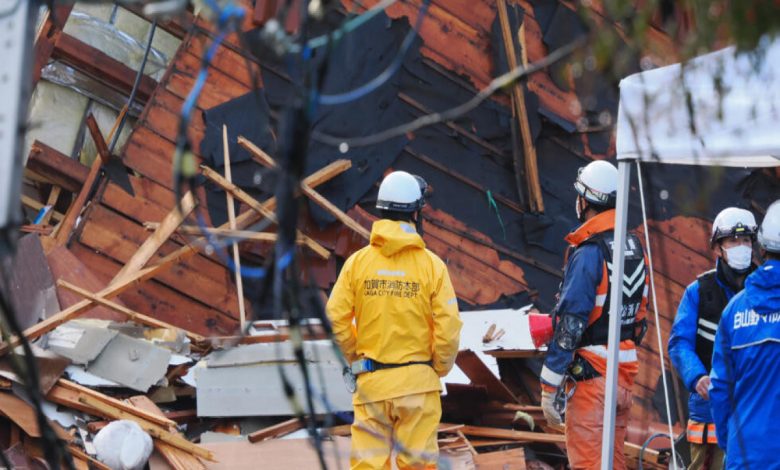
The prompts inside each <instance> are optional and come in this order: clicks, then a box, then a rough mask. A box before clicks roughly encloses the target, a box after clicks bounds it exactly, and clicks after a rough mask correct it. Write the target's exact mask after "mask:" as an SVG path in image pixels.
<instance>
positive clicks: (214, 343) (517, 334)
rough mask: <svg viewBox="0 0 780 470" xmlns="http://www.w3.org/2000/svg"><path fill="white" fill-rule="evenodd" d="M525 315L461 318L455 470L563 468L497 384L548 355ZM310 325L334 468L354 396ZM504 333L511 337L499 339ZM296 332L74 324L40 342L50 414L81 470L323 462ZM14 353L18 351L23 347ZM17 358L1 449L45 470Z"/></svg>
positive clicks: (560, 455) (309, 356)
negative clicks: (309, 421)
mask: <svg viewBox="0 0 780 470" xmlns="http://www.w3.org/2000/svg"><path fill="white" fill-rule="evenodd" d="M526 313H527V309H523V310H520V311H518V310H498V311H486V312H465V313H463V320H464V324H465V327H464V329H463V331H464V333H463V336H462V344H463V347H464V349H462V350H461V352H460V353H459V355H458V357H457V361H456V364H457V366H456V368H454V369H453V371H452V373H451V374H450V375H448V376H447V377H445V378H443V379H442V383H443V389H444V391H445V395H444V396H443V410H444V414H443V423H442V424H441V425H440V429H439V447H440V450H441V459H442V460H446V461H447V462H448V464H449V465H450V467H449V468H459V469H460V468H462V469H472V468H477V469H489V468H517V469H522V468H534V469H548V468H560V465H561V464H562V463H563V462H565V439H564V436H563V434H562V429H555V428H551V427H549V426H548V425H547V424H546V422H545V421H544V417H543V415H542V412H541V408H540V407H538V406H534V405H532V404H529V400H523V399H521V398H520V397H521V396H522V395H521V394H516V392H515V391H513V390H512V389H511V388H510V386H509V384H508V383H505V382H502V380H501V374H502V371H503V372H504V373H507V372H508V371H513V370H514V371H517V370H519V368H518V367H517V362H518V361H523V360H524V359H528V358H533V357H538V356H539V355H540V354H541V353H540V351H538V350H536V349H534V348H533V347H532V346H531V347H528V345H529V344H530V343H529V341H530V336H529V335H528V334H527V333H528V331H527V321H526V322H524V321H523V317H524V316H525V314H526ZM523 325H526V326H523ZM308 326H309V328H307V330H309V335H310V338H309V339H306V340H305V341H303V342H302V343H301V344H302V348H303V357H304V359H305V362H306V364H307V366H308V367H309V369H310V371H311V373H312V376H314V377H315V379H313V380H314V382H315V383H316V387H315V395H316V396H315V411H316V414H317V419H316V423H317V429H316V432H317V433H318V435H320V436H321V437H322V439H323V443H322V447H321V448H322V451H323V453H324V456H325V459H326V463H327V464H328V465H329V467H330V468H345V467H346V466H347V462H348V461H349V447H350V445H349V436H350V424H349V421H350V418H351V416H350V413H349V412H350V411H351V410H352V405H351V395H350V394H349V393H348V392H347V390H346V387H345V386H344V384H343V381H342V377H341V364H342V362H341V360H340V358H339V357H338V353H337V351H336V350H335V348H334V346H333V343H332V342H331V341H329V340H327V339H324V338H325V336H324V333H323V331H322V328H321V325H319V324H318V322H316V321H309V325H308ZM502 329H503V330H505V331H512V332H513V334H512V335H509V337H507V336H506V335H501V334H496V332H497V331H500V330H502ZM287 336H288V335H287V325H286V324H285V323H284V322H281V321H264V322H255V323H253V324H252V326H251V327H250V328H249V334H248V335H246V336H243V337H223V338H212V339H204V338H201V337H199V336H198V335H196V334H192V333H190V332H187V331H184V330H182V329H180V328H175V327H157V328H154V327H150V326H144V325H142V324H139V323H135V322H129V321H124V322H119V321H108V320H98V319H82V318H78V319H73V320H70V321H67V322H65V323H62V324H60V325H59V326H57V327H56V328H54V329H52V330H51V331H48V332H46V333H45V334H43V335H41V336H40V339H39V340H38V341H36V342H35V343H34V344H32V345H31V347H32V350H33V353H34V355H35V358H36V360H37V364H38V367H39V371H40V373H39V375H40V383H41V389H42V391H43V393H44V397H45V403H44V407H43V409H44V413H45V415H46V417H47V419H48V421H49V424H50V426H51V427H52V429H53V430H54V431H55V433H56V435H57V437H58V438H59V439H61V440H63V441H64V442H65V443H66V449H67V450H68V452H69V453H70V454H71V457H72V459H73V461H74V463H75V465H76V467H77V468H90V467H91V468H121V469H135V468H143V465H144V463H145V462H146V460H147V459H149V460H148V461H149V465H150V468H152V469H164V468H172V469H187V470H192V469H204V468H248V467H250V466H251V465H252V462H258V461H263V462H266V463H267V464H268V466H269V468H283V467H284V468H317V467H318V466H319V460H318V456H317V453H316V452H315V448H314V446H313V445H312V443H311V440H310V439H309V429H306V428H305V426H306V424H305V421H304V420H302V419H301V418H300V415H298V410H300V409H301V408H300V404H299V403H297V400H301V399H303V397H305V385H304V380H303V376H302V373H301V369H300V367H299V363H298V362H297V359H296V356H295V351H294V347H293V342H292V341H290V340H288V339H286V338H287ZM192 338H195V339H196V340H193V339H192ZM507 348H512V349H507ZM15 352H16V353H17V354H22V350H21V347H17V348H16V350H15ZM12 358H13V356H7V357H6V358H5V359H4V360H3V362H2V363H1V364H0V387H2V388H3V389H4V390H3V391H2V392H1V393H0V413H2V415H3V417H2V418H0V423H2V426H3V428H4V429H6V430H7V431H8V433H7V435H8V436H9V437H8V445H7V446H6V448H7V450H6V451H5V454H6V457H7V458H8V459H9V460H11V461H13V462H22V463H27V464H29V465H33V463H34V462H33V461H37V462H39V463H40V465H44V464H43V463H42V462H43V460H42V458H43V455H44V454H43V449H42V445H43V441H42V434H41V432H40V430H39V427H38V423H37V422H36V416H35V412H34V409H33V407H32V406H31V405H29V404H28V402H27V401H26V400H27V396H26V393H25V391H24V388H23V387H22V386H21V384H20V382H21V380H20V378H19V377H17V375H16V374H14V373H13V372H12V368H11V367H10V364H9V360H10V359H12ZM535 381H536V378H535V377H534V376H533V375H529V376H528V378H525V377H522V375H521V376H520V377H517V378H516V380H515V382H514V383H518V382H522V383H524V384H525V386H526V387H527V388H528V389H534V387H535V386H536V384H535ZM510 383H511V382H510ZM285 390H286V391H287V393H285ZM147 444H148V449H146V448H145V447H147ZM152 446H153V451H152ZM625 451H626V455H627V456H628V457H629V461H630V462H633V464H634V466H636V463H637V461H638V460H637V459H638V457H639V453H640V451H639V447H638V446H636V445H633V444H630V443H626V447H625ZM149 452H151V454H150V453H149ZM665 457H666V455H664V454H663V453H659V452H658V451H655V450H652V449H648V450H646V451H645V452H644V468H662V465H661V462H663V461H664V458H665Z"/></svg>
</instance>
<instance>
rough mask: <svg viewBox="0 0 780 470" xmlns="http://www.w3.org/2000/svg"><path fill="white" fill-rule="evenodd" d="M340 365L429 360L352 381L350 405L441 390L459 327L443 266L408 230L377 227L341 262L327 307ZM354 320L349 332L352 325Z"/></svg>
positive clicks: (400, 225)
mask: <svg viewBox="0 0 780 470" xmlns="http://www.w3.org/2000/svg"><path fill="white" fill-rule="evenodd" d="M327 311H328V317H329V318H330V321H331V323H332V324H333V331H334V333H335V336H336V341H337V342H338V344H339V346H340V348H341V351H342V352H343V353H344V356H345V357H346V358H347V360H348V361H350V362H352V361H354V360H357V359H359V358H368V359H373V360H375V361H378V362H381V363H384V364H403V363H407V362H425V361H431V362H432V363H433V367H432V368H431V367H430V366H428V365H425V364H418V365H409V366H404V367H396V368H391V369H382V370H377V371H375V372H370V373H365V374H361V375H359V376H358V381H357V392H355V394H354V395H353V400H352V401H353V403H354V404H363V403H371V402H375V401H380V400H388V399H391V398H397V397H400V396H404V395H409V394H413V393H422V392H431V391H438V390H441V384H440V382H439V377H443V376H445V375H447V373H448V372H449V371H450V369H451V368H452V366H453V364H454V362H455V356H456V355H457V354H458V342H459V339H460V328H461V325H462V322H461V321H460V316H459V314H458V303H457V300H456V298H455V290H454V289H453V288H452V282H451V281H450V276H449V273H448V272H447V266H446V265H445V264H444V262H443V261H442V260H441V259H440V258H439V257H438V256H436V255H435V254H433V253H432V252H430V251H428V250H427V249H425V242H423V240H422V238H421V237H420V235H418V234H417V232H416V231H415V229H414V226H413V225H410V224H408V223H405V222H396V221H392V220H378V221H376V222H375V223H374V226H373V227H372V230H371V243H370V244H369V246H367V247H365V248H363V249H361V250H359V251H357V252H356V253H354V254H353V255H352V256H350V257H349V259H347V261H346V263H344V266H343V268H342V269H341V273H340V274H339V277H338V280H336V284H335V286H333V291H332V292H331V295H330V299H329V300H328V305H327ZM353 319H354V325H353Z"/></svg>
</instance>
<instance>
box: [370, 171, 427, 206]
mask: <svg viewBox="0 0 780 470" xmlns="http://www.w3.org/2000/svg"><path fill="white" fill-rule="evenodd" d="M427 187H428V185H427V184H426V183H425V180H424V179H422V178H420V177H419V176H415V175H411V174H409V173H407V172H405V171H394V172H392V173H390V174H389V175H387V176H385V179H383V180H382V184H380V185H379V194H378V195H377V198H376V208H377V209H385V210H391V211H398V212H415V211H417V210H420V209H422V207H423V205H425V200H424V198H423V195H424V194H425V190H426V188H427Z"/></svg>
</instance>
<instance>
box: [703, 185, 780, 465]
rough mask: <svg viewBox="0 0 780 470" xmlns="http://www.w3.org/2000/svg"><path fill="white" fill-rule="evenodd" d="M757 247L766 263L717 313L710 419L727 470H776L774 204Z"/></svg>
mask: <svg viewBox="0 0 780 470" xmlns="http://www.w3.org/2000/svg"><path fill="white" fill-rule="evenodd" d="M758 243H759V245H761V248H762V251H764V253H765V257H766V262H765V263H764V264H762V265H761V266H759V267H758V269H756V271H755V272H754V273H753V274H751V275H750V276H748V278H747V280H746V281H745V289H744V290H743V291H742V292H740V293H739V294H737V295H736V296H735V297H734V298H733V299H732V300H731V302H730V303H729V304H728V306H727V307H726V310H724V311H723V316H722V318H721V321H720V326H719V327H718V333H717V335H716V337H715V351H714V353H713V357H712V385H711V386H710V390H709V392H710V400H711V403H712V417H713V418H714V420H715V429H716V432H717V434H718V444H720V446H721V447H722V448H724V449H726V467H727V468H728V469H740V470H767V469H780V439H778V438H777V437H776V436H774V434H773V429H774V426H775V425H776V424H777V423H778V422H780V386H778V385H779V384H778V380H780V200H777V201H775V202H774V203H773V204H772V205H771V206H769V210H767V213H766V216H765V217H764V221H763V222H762V224H761V228H760V230H759V232H758Z"/></svg>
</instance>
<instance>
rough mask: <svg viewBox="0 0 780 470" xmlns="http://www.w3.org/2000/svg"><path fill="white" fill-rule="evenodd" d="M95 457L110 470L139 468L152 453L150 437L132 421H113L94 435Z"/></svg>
mask: <svg viewBox="0 0 780 470" xmlns="http://www.w3.org/2000/svg"><path fill="white" fill-rule="evenodd" d="M94 444H95V450H96V451H97V458H98V460H100V461H101V462H103V463H104V464H106V465H108V466H109V467H111V469H112V470H141V469H142V468H144V465H146V461H147V460H149V456H150V455H152V438H151V437H149V434H147V433H145V432H144V430H143V429H141V427H140V426H138V424H136V423H135V422H133V421H127V420H119V421H113V422H111V423H109V424H108V426H106V427H104V428H103V429H101V430H100V431H99V432H98V433H97V436H95V441H94Z"/></svg>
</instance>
